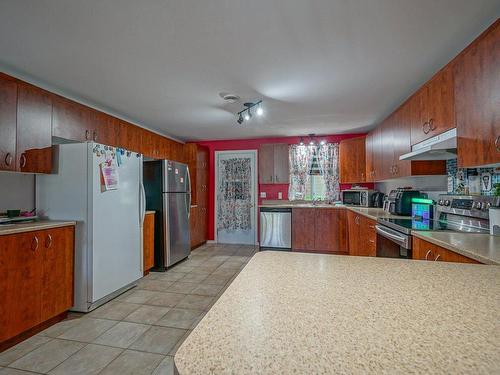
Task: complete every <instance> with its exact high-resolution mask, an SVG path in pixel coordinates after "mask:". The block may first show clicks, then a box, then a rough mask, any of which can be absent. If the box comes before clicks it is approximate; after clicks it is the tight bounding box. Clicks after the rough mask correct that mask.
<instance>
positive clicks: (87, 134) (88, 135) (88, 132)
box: [85, 129, 90, 141]
mask: <svg viewBox="0 0 500 375" xmlns="http://www.w3.org/2000/svg"><path fill="white" fill-rule="evenodd" d="M89 137H90V131H89V130H88V129H87V130H85V140H86V141H88V140H89Z"/></svg>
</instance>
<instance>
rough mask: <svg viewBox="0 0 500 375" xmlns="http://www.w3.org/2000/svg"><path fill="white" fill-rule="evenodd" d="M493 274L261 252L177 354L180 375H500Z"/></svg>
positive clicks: (455, 266) (497, 275) (477, 268)
mask: <svg viewBox="0 0 500 375" xmlns="http://www.w3.org/2000/svg"><path fill="white" fill-rule="evenodd" d="M499 295H500V267H497V266H487V265H476V264H459V263H444V262H425V261H414V260H400V259H388V258H368V257H349V256H336V255H319V254H303V253H291V252H271V251H266V252H261V253H258V254H256V255H255V256H254V257H253V258H252V259H251V260H250V262H249V263H248V265H247V266H246V267H245V268H244V269H243V271H242V272H241V273H240V274H239V275H238V277H237V278H236V279H235V280H234V281H233V283H232V284H231V285H230V286H229V288H228V289H227V290H226V291H225V293H224V294H223V295H222V296H221V297H220V299H219V300H218V301H217V302H216V303H215V304H214V306H213V307H212V308H211V310H210V311H209V312H208V313H207V315H206V316H205V317H204V318H203V319H202V320H201V322H200V323H199V324H198V326H197V327H196V328H195V329H194V330H193V332H192V333H191V335H190V336H189V337H188V338H187V339H186V341H184V343H183V344H182V346H181V347H180V348H179V350H178V351H177V353H176V355H175V365H176V367H177V370H178V372H179V374H181V375H184V374H290V373H296V374H332V373H335V374H353V373H354V374H356V373H357V374H363V373H398V374H402V373H432V374H450V373H455V374H458V373H460V374H463V373H470V374H491V373H499V372H500V359H499V358H500V320H499V319H498V318H497V315H498V311H500V298H499V297H498V296H499Z"/></svg>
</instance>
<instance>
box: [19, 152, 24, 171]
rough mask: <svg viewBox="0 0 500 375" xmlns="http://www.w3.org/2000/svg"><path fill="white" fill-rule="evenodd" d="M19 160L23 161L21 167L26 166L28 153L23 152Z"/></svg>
mask: <svg viewBox="0 0 500 375" xmlns="http://www.w3.org/2000/svg"><path fill="white" fill-rule="evenodd" d="M19 161H20V162H21V168H24V167H26V155H25V154H21V158H20V159H19Z"/></svg>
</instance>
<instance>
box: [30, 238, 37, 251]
mask: <svg viewBox="0 0 500 375" xmlns="http://www.w3.org/2000/svg"><path fill="white" fill-rule="evenodd" d="M37 249H38V237H37V236H34V237H33V240H32V241H31V250H33V251H36V250H37Z"/></svg>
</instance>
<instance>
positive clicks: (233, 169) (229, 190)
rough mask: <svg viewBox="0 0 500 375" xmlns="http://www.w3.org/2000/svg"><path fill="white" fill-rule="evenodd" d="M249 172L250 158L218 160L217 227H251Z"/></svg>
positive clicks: (239, 228)
mask: <svg viewBox="0 0 500 375" xmlns="http://www.w3.org/2000/svg"><path fill="white" fill-rule="evenodd" d="M251 172H252V169H251V160H250V158H232V159H227V160H221V161H220V163H219V184H218V185H219V191H218V192H217V206H218V210H217V229H221V230H250V229H252V224H251V210H252V195H251V191H252V174H251Z"/></svg>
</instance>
